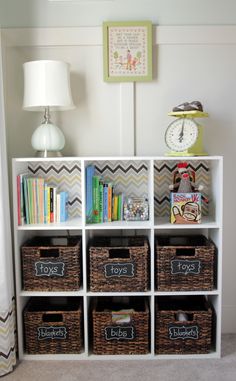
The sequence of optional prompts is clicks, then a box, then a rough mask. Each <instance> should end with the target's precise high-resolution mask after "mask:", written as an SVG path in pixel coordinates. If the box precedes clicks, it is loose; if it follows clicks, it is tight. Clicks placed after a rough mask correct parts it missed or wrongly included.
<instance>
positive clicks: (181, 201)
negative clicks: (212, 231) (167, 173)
mask: <svg viewBox="0 0 236 381" xmlns="http://www.w3.org/2000/svg"><path fill="white" fill-rule="evenodd" d="M200 222H201V193H199V192H193V193H177V192H172V193H171V223H172V224H174V223H175V224H199V223H200Z"/></svg>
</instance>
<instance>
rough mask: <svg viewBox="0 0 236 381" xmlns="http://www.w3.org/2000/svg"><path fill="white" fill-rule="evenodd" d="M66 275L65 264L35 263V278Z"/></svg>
mask: <svg viewBox="0 0 236 381" xmlns="http://www.w3.org/2000/svg"><path fill="white" fill-rule="evenodd" d="M64 275H65V264H64V263H63V262H41V261H40V262H35V276H42V277H44V276H46V277H52V276H59V277H63V276H64Z"/></svg>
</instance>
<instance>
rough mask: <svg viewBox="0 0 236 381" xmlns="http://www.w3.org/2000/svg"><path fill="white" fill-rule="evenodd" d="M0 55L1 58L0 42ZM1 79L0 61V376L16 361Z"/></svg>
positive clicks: (0, 63)
mask: <svg viewBox="0 0 236 381" xmlns="http://www.w3.org/2000/svg"><path fill="white" fill-rule="evenodd" d="M0 37H1V36H0ZM0 41H1V39H0ZM0 57H2V54H1V45H0ZM2 79H3V76H2V61H1V60H0V376H3V375H4V374H7V373H9V372H11V371H12V370H13V367H14V365H15V364H16V351H15V345H16V344H15V312H14V311H15V309H14V288H13V266H12V245H11V231H10V213H9V190H8V175H7V155H6V137H5V118H4V102H3V80H2Z"/></svg>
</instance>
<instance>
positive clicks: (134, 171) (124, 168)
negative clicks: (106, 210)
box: [93, 160, 148, 197]
mask: <svg viewBox="0 0 236 381" xmlns="http://www.w3.org/2000/svg"><path fill="white" fill-rule="evenodd" d="M93 164H94V163H93ZM95 170H96V172H97V174H98V175H101V176H102V178H103V179H106V180H110V181H112V182H113V184H114V190H115V193H121V192H123V193H124V195H125V196H135V197H148V162H147V161H143V160H142V161H139V160H137V161H136V160H135V161H134V160H132V161H130V160H127V161H125V160H122V161H110V160H109V161H104V160H103V161H96V163H95Z"/></svg>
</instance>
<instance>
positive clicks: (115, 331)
mask: <svg viewBox="0 0 236 381" xmlns="http://www.w3.org/2000/svg"><path fill="white" fill-rule="evenodd" d="M105 338H106V340H134V339H135V330H134V327H132V326H131V327H122V326H119V325H118V326H114V327H105Z"/></svg>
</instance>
